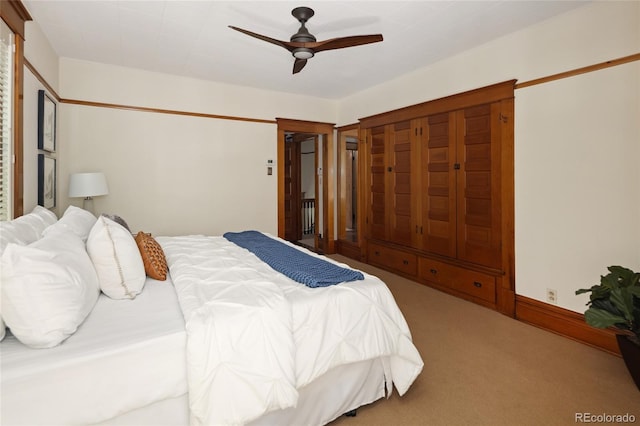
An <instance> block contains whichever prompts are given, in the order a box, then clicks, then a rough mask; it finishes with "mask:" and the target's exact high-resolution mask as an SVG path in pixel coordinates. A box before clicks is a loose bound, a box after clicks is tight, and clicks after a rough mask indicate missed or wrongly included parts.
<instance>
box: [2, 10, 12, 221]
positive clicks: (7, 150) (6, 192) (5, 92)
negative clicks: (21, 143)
mask: <svg viewBox="0 0 640 426" xmlns="http://www.w3.org/2000/svg"><path fill="white" fill-rule="evenodd" d="M12 75H13V31H11V29H10V28H9V27H8V26H7V24H5V22H4V21H2V20H0V220H8V219H11V197H12V188H11V182H12V179H11V173H12V170H13V167H12V166H13V165H12V158H13V155H12V154H13V153H12V146H13V143H12V141H13V135H12V127H13V126H12V123H13V108H12V104H13V77H12Z"/></svg>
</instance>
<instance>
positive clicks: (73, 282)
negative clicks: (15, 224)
mask: <svg viewBox="0 0 640 426" xmlns="http://www.w3.org/2000/svg"><path fill="white" fill-rule="evenodd" d="M1 265H2V272H1V274H2V286H1V289H0V290H1V293H2V316H3V319H4V321H5V322H6V324H7V326H8V327H9V328H10V329H11V332H12V333H13V334H14V335H15V336H16V337H17V338H18V340H20V341H21V342H22V343H24V344H25V345H27V346H31V347H33V348H50V347H53V346H56V345H58V344H60V343H61V342H62V341H63V340H64V339H66V338H67V337H69V336H70V335H72V334H73V333H74V332H75V331H76V329H77V328H78V326H79V325H80V324H81V323H82V322H83V321H84V319H85V318H86V317H87V315H88V314H89V312H91V309H93V306H94V305H95V303H96V301H97V300H98V295H99V294H100V290H99V285H98V277H97V276H96V272H95V270H94V269H93V265H92V263H91V259H89V255H88V254H87V252H86V250H85V246H84V243H83V242H82V240H81V239H80V238H79V237H78V236H76V235H75V234H73V233H69V232H51V233H48V234H47V235H46V236H44V237H43V238H42V239H40V240H38V241H36V242H34V243H31V244H30V245H28V246H21V245H17V244H9V245H8V246H7V248H6V249H5V251H4V253H3V255H2V261H1Z"/></svg>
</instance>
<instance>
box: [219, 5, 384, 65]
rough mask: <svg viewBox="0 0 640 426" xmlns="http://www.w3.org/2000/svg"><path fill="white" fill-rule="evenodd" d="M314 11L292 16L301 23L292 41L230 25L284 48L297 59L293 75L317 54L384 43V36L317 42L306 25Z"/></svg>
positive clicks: (305, 9)
mask: <svg viewBox="0 0 640 426" xmlns="http://www.w3.org/2000/svg"><path fill="white" fill-rule="evenodd" d="M314 13H315V12H314V11H313V9H311V8H309V7H296V8H295V9H293V10H292V11H291V14H292V15H293V16H294V17H295V18H296V19H297V20H298V21H299V22H300V24H301V25H300V29H298V32H297V33H295V34H294V35H292V36H291V39H290V41H282V40H277V39H275V38H271V37H267V36H264V35H261V34H256V33H254V32H251V31H248V30H243V29H242V28H238V27H234V26H232V25H229V28H232V29H234V30H236V31H240V32H241V33H243V34H247V35H249V36H251V37H255V38H257V39H260V40H263V41H266V42H268V43H272V44H275V45H277V46H281V47H284V48H285V49H287V50H288V51H289V52H291V53H292V54H293V57H294V58H296V60H295V62H294V63H293V74H296V73H299V72H300V71H301V70H302V68H304V66H305V65H307V59H310V58H312V57H313V56H314V55H315V54H316V53H318V52H322V51H324V50H333V49H343V48H345V47H352V46H360V45H362V44H369V43H377V42H379V41H382V34H372V35H360V36H350V37H338V38H332V39H329V40H324V41H316V38H315V37H314V36H313V34H311V33H310V32H309V30H307V27H305V23H306V22H307V21H308V20H309V19H310V18H311V17H312V16H313V15H314Z"/></svg>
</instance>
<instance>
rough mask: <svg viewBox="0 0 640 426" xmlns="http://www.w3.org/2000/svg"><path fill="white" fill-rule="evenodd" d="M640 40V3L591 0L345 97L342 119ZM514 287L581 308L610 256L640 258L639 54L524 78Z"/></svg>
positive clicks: (587, 60) (572, 62)
mask: <svg viewBox="0 0 640 426" xmlns="http://www.w3.org/2000/svg"><path fill="white" fill-rule="evenodd" d="M638 52H640V3H639V2H594V3H591V4H587V5H586V6H583V7H580V8H578V9H575V10H572V11H570V12H567V13H565V14H564V15H560V16H558V17H555V18H552V19H549V20H547V21H544V22H542V23H540V24H538V25H535V26H532V27H530V28H527V29H524V30H522V31H520V32H517V33H514V34H512V35H510V36H508V37H503V38H501V39H498V40H495V41H493V42H491V43H487V44H485V45H483V46H480V47H479V48H477V49H473V50H471V51H468V52H465V53H463V54H461V55H457V56H455V57H452V58H449V59H447V60H444V61H441V62H440V63H437V64H435V65H433V66H431V67H428V68H424V69H421V70H419V71H416V72H414V73H412V74H409V75H406V76H403V77H401V78H398V79H396V80H394V81H390V82H388V83H386V84H383V85H380V86H378V87H376V88H373V89H370V90H367V91H364V92H361V93H358V94H356V95H353V96H351V97H349V98H347V99H343V100H342V102H341V103H340V111H339V119H338V123H339V124H348V123H351V122H354V121H356V119H357V118H358V117H363V116H367V115H372V114H375V113H379V112H383V111H387V110H390V109H393V108H398V107H402V106H406V105H410V104H415V103H419V102H424V101H426V100H429V99H435V98H438V97H442V96H445V95H449V94H453V93H457V92H461V91H464V90H468V89H473V88H476V87H481V86H485V85H489V84H492V83H496V82H500V81H505V80H508V79H513V78H516V79H518V80H519V81H520V82H523V81H528V80H532V79H535V78H540V77H545V76H548V75H551V74H555V73H559V72H563V71H567V70H571V69H575V68H579V67H584V66H588V65H592V64H595V63H599V62H603V61H607V60H610V59H615V58H619V57H624V56H627V55H631V54H635V53H638ZM515 96H516V101H515V105H516V120H515V150H516V152H515V179H516V180H515V194H516V202H515V208H516V218H515V222H516V292H517V294H520V295H523V296H527V297H530V298H533V299H536V300H541V301H545V300H546V289H547V288H551V289H555V290H557V293H558V305H559V306H561V307H564V308H567V309H571V310H574V311H578V312H583V311H584V310H585V303H586V302H587V300H588V298H587V295H582V296H580V297H577V296H575V294H574V292H575V290H576V289H577V288H582V287H590V286H591V285H593V284H596V283H597V282H598V280H599V276H600V275H601V274H605V273H606V266H608V265H611V264H617V263H619V264H624V265H627V266H629V267H632V268H634V269H636V270H640V242H639V241H640V189H639V188H640V172H639V168H638V164H639V162H640V120H639V119H638V117H640V63H638V62H634V63H631V64H626V65H623V66H618V67H615V68H610V69H606V70H602V71H597V72H593V73H589V74H584V75H580V76H577V77H572V78H568V79H563V80H558V81H555V82H552V83H547V84H543V85H537V86H532V87H529V88H525V89H520V90H516V93H515Z"/></svg>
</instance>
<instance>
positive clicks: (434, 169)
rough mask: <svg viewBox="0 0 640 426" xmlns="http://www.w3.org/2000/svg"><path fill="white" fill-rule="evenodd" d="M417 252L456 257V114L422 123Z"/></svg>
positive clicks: (437, 116)
mask: <svg viewBox="0 0 640 426" xmlns="http://www.w3.org/2000/svg"><path fill="white" fill-rule="evenodd" d="M421 128H422V137H421V139H420V154H421V159H422V161H421V170H420V179H421V188H422V189H421V193H420V196H421V199H420V202H421V209H420V211H421V221H420V223H421V224H420V227H419V229H418V231H419V232H420V236H421V248H423V249H425V250H428V251H429V252H431V253H437V254H442V255H445V256H449V257H455V256H456V234H457V233H456V173H457V170H455V169H454V165H455V163H456V113H455V112H451V113H443V114H438V115H433V116H430V117H427V118H425V119H423V120H422V123H421Z"/></svg>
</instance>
